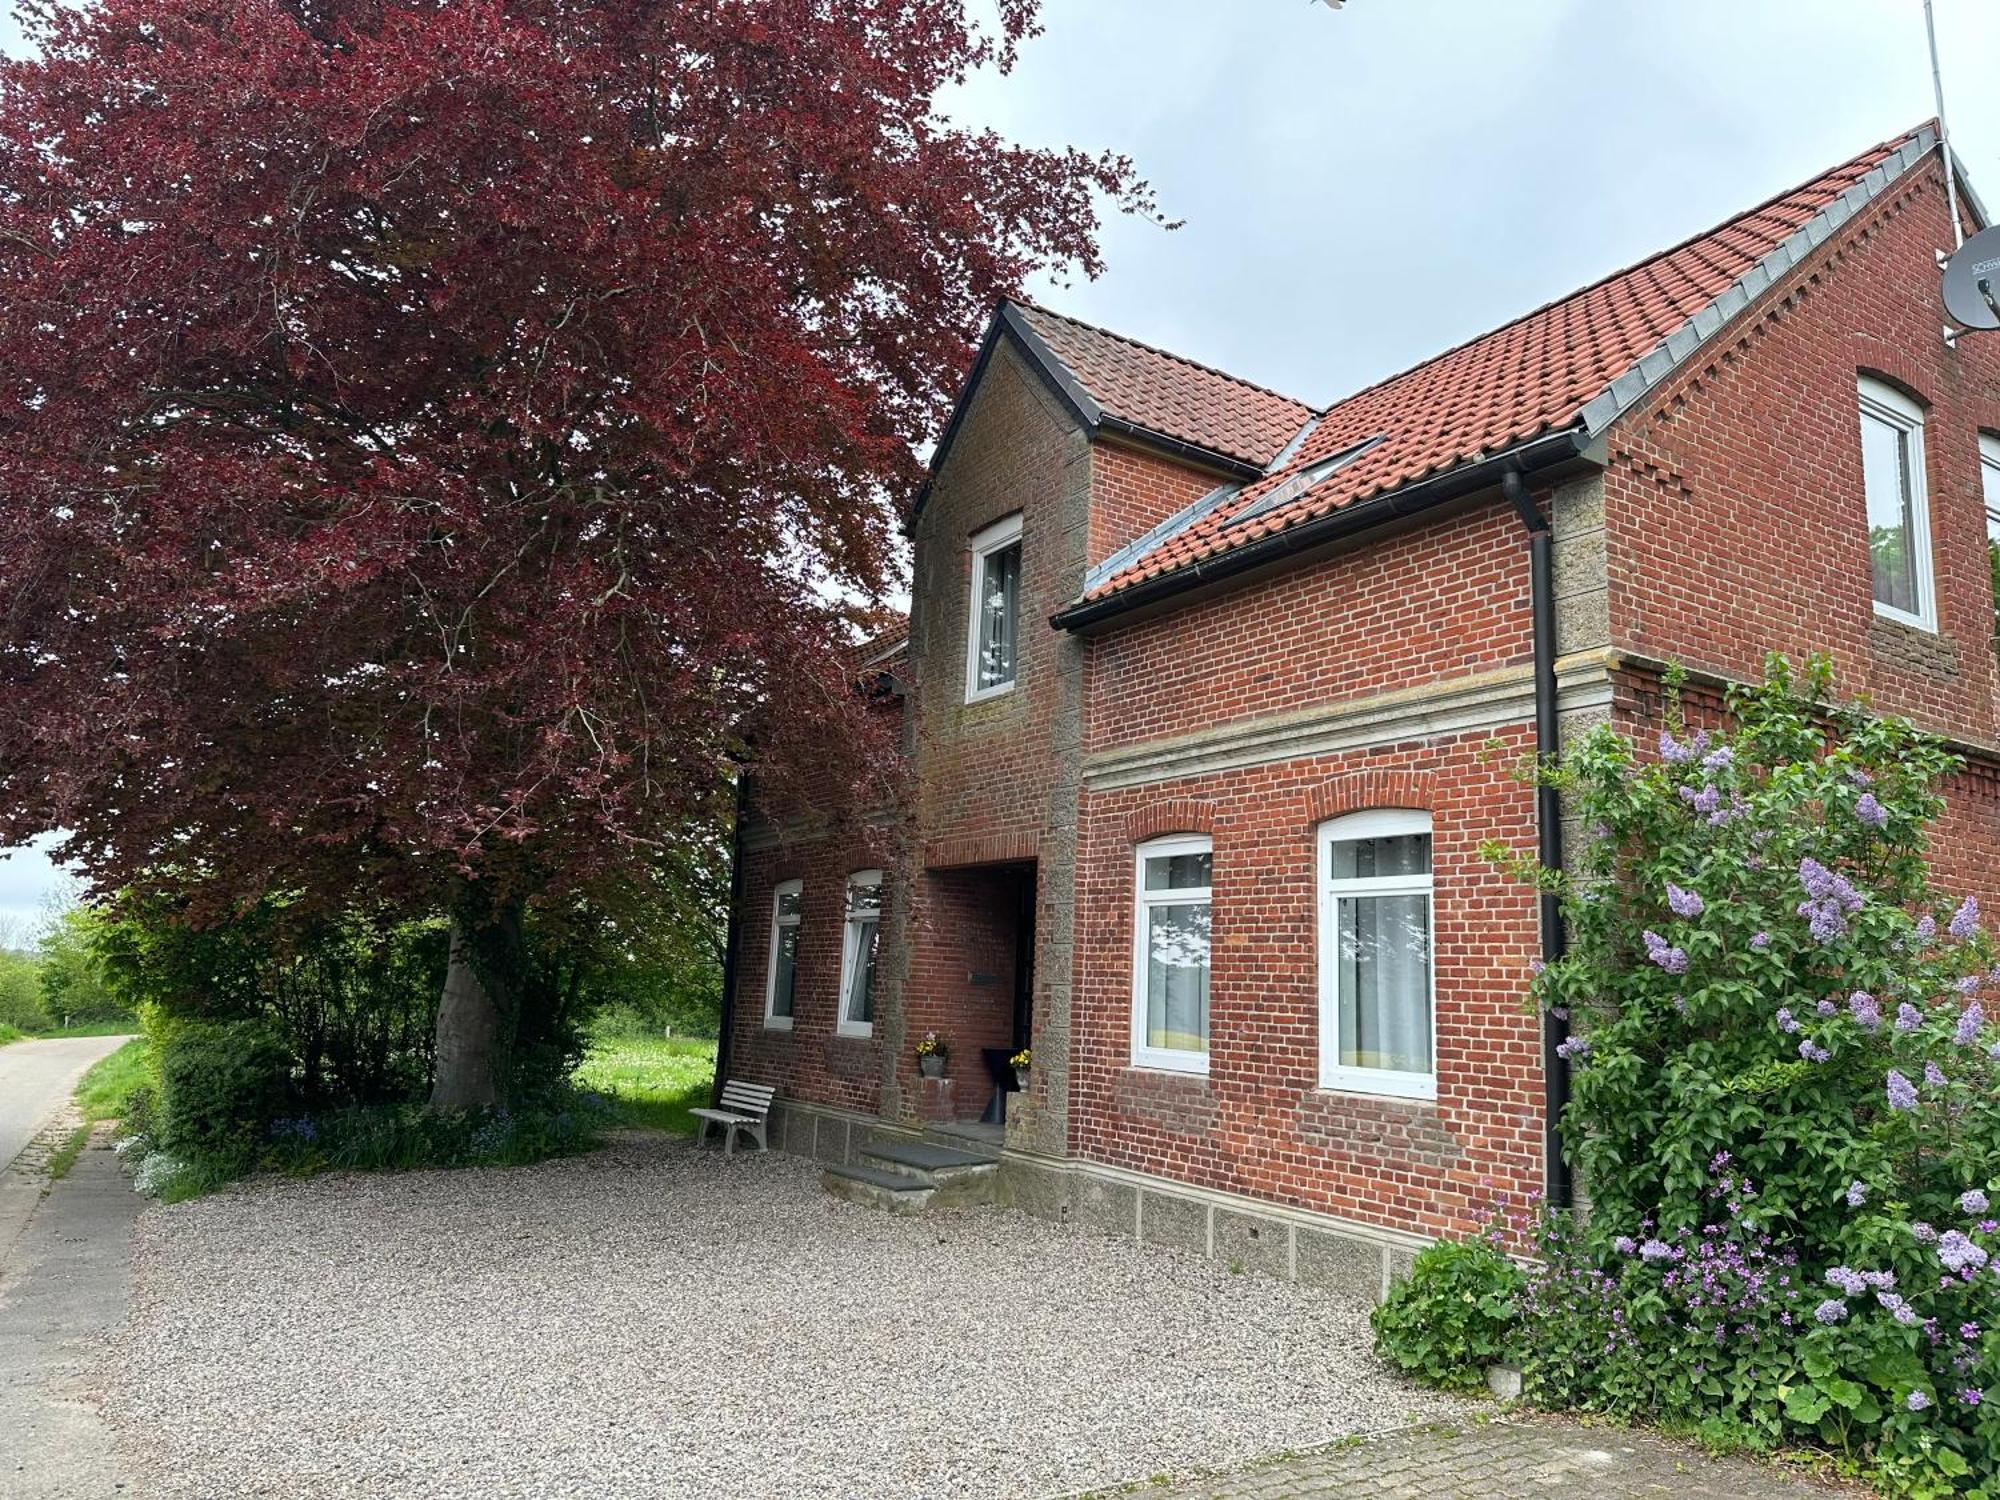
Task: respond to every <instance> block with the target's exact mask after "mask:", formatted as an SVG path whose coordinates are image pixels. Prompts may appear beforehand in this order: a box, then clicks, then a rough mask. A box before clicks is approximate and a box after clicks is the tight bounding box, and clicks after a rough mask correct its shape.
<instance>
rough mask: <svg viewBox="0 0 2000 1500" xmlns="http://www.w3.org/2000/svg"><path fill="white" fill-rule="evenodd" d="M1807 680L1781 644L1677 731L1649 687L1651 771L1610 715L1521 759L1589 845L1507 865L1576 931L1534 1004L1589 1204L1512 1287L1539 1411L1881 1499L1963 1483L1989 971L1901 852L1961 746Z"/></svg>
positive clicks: (1998, 1188)
mask: <svg viewBox="0 0 2000 1500" xmlns="http://www.w3.org/2000/svg"><path fill="white" fill-rule="evenodd" d="M1829 683H1830V674H1829V672H1828V669H1827V667H1826V665H1825V663H1824V662H1822V661H1815V662H1814V663H1812V664H1811V665H1810V666H1809V667H1808V668H1807V669H1805V670H1804V672H1802V673H1799V674H1795V673H1794V672H1793V670H1792V669H1791V668H1790V667H1789V666H1788V665H1787V664H1786V663H1785V662H1784V661H1783V660H1782V659H1775V658H1774V659H1773V661H1772V663H1771V667H1770V672H1769V674H1768V680H1767V682H1766V683H1765V684H1764V685H1763V686H1761V687H1758V688H1752V689H1742V690H1739V691H1737V692H1735V693H1733V694H1731V696H1730V700H1729V704H1728V710H1729V715H1728V717H1729V720H1730V723H1731V727H1730V728H1729V729H1728V730H1726V731H1723V730H1718V729H1713V728H1711V729H1699V730H1690V729H1688V728H1687V727H1685V726H1684V725H1683V724H1682V722H1681V721H1680V716H1679V705H1678V701H1677V688H1678V684H1677V683H1673V682H1670V689H1672V690H1673V691H1670V694H1669V701H1668V725H1667V728H1666V730H1665V731H1664V732H1663V733H1662V734H1661V736H1660V738H1659V742H1658V750H1659V755H1658V758H1657V759H1652V758H1650V757H1642V756H1641V755H1640V754H1639V753H1638V752H1636V751H1635V749H1634V747H1632V746H1631V745H1629V744H1628V743H1627V742H1625V741H1624V740H1622V739H1621V738H1619V737H1618V736H1617V735H1616V734H1615V733H1613V732H1611V731H1609V730H1608V729H1606V730H1600V731H1598V732H1597V733H1596V734H1594V735H1592V736H1590V737H1588V738H1587V739H1586V740H1585V741H1584V742H1583V743H1582V744H1581V745H1579V746H1578V747H1577V748H1576V749H1575V750H1574V751H1573V752H1572V753H1571V754H1570V755H1569V756H1568V757H1567V759H1566V760H1565V761H1564V763H1563V764H1562V766H1561V767H1560V768H1555V769H1551V770H1547V771H1545V772H1544V773H1543V774H1545V775H1547V776H1549V777H1550V778H1551V779H1553V780H1554V781H1555V782H1556V783H1557V785H1558V786H1559V787H1560V789H1561V790H1562V792H1563V794H1564V797H1565V802H1566V809H1565V810H1566V812H1567V813H1568V814H1569V815H1570V816H1572V817H1575V818H1577V819H1579V820H1580V821H1581V823H1582V825H1583V826H1584V827H1586V828H1588V829H1589V830H1590V831H1591V836H1590V838H1589V839H1588V841H1587V842H1586V843H1585V844H1584V845H1583V847H1582V848H1580V849H1579V850H1577V851H1576V854H1575V858H1574V861H1573V867H1572V869H1571V871H1569V872H1567V873H1565V874H1561V875H1556V874H1553V873H1550V872H1543V871H1539V870H1536V869H1535V868H1534V867H1533V866H1532V862H1529V863H1527V864H1526V865H1525V866H1521V867H1522V871H1523V873H1524V874H1525V875H1528V876H1529V877H1530V878H1534V879H1536V880H1538V881H1540V882H1543V883H1545V884H1548V885H1553V886H1554V888H1555V889H1556V890H1557V891H1558V893H1559V894H1560V895H1561V897H1562V899H1563V905H1564V911H1565V915H1566V918H1567V922H1568V927H1569V933H1570V949H1569V953H1568V954H1567V956H1566V957H1564V958H1563V959H1561V960H1560V961H1558V962H1556V963H1553V964H1551V965H1549V966H1548V967H1547V968H1546V969H1544V970H1542V971H1541V972H1540V973H1539V974H1537V975H1536V976H1535V977H1534V978H1533V980H1532V993H1533V995H1534V997H1535V999H1536V1001H1537V1002H1538V1003H1539V1004H1540V1005H1541V1006H1543V1007H1545V1008H1547V1009H1549V1010H1551V1011H1554V1012H1557V1013H1560V1014H1563V1015H1566V1016H1567V1017H1568V1018H1569V1019H1570V1024H1571V1026H1572V1027H1573V1029H1574V1032H1575V1034H1576V1035H1577V1036H1578V1037H1579V1038H1580V1039H1581V1045H1579V1046H1576V1047H1572V1048H1571V1049H1569V1052H1568V1056H1569V1062H1570V1067H1571V1071H1572V1077H1573V1085H1572V1102H1571V1104H1570V1106H1569V1109H1568V1112H1567V1113H1566V1115H1565V1116H1564V1119H1563V1122H1562V1125H1563V1135H1564V1139H1565V1142H1566V1145H1567V1150H1568V1153H1569V1155H1570V1157H1571V1160H1572V1161H1573V1163H1574V1164H1575V1165H1576V1167H1577V1168H1578V1173H1579V1178H1580V1180H1581V1181H1582V1183H1583V1184H1584V1186H1585V1187H1586V1189H1587V1191H1588V1193H1589V1195H1590V1198H1591V1201H1592V1216H1591V1220H1590V1225H1591V1227H1590V1231H1589V1233H1588V1234H1587V1235H1585V1236H1583V1237H1582V1239H1581V1240H1580V1241H1579V1242H1578V1243H1579V1244H1580V1245H1581V1246H1582V1249H1580V1250H1578V1249H1575V1248H1574V1247H1572V1248H1571V1249H1570V1250H1568V1251H1566V1252H1565V1258H1564V1261H1563V1264H1562V1266H1561V1268H1560V1269H1549V1270H1547V1271H1545V1273H1543V1274H1542V1275H1539V1276H1537V1277H1536V1278H1535V1279H1534V1280H1533V1281H1532V1283H1531V1286H1530V1288H1529V1290H1528V1292H1527V1293H1526V1294H1525V1295H1524V1298H1523V1313H1524V1329H1525V1330H1526V1334H1527V1337H1526V1343H1527V1345H1528V1346H1529V1349H1530V1353H1529V1355H1528V1358H1529V1360H1530V1364H1531V1368H1533V1366H1534V1364H1535V1361H1536V1359H1537V1355H1536V1354H1535V1353H1534V1352H1533V1349H1534V1347H1535V1345H1536V1343H1537V1342H1538V1340H1541V1339H1544V1338H1547V1339H1553V1340H1556V1341H1557V1345H1558V1346H1559V1347H1558V1349H1557V1364H1558V1365H1561V1366H1562V1368H1561V1369H1559V1370H1557V1371H1555V1372H1554V1374H1553V1375H1552V1378H1550V1379H1547V1380H1543V1381H1540V1382H1539V1383H1538V1391H1539V1393H1540V1394H1541V1396H1542V1399H1545V1400H1553V1401H1555V1402H1556V1403H1557V1404H1573V1405H1597V1406H1605V1407H1609V1408H1611V1409H1615V1410H1620V1411H1624V1412H1628V1413H1640V1412H1645V1411H1654V1412H1665V1413H1672V1414H1674V1415H1676V1416H1678V1417H1682V1418H1686V1419H1690V1420H1709V1419H1717V1420H1726V1421H1728V1422H1732V1423H1735V1424H1737V1425H1738V1426H1740V1427H1741V1428H1743V1429H1745V1430H1746V1431H1748V1432H1749V1433H1750V1434H1752V1435H1753V1436H1756V1437H1759V1438H1761V1439H1763V1440H1766V1441H1769V1442H1777V1441H1781V1440H1790V1439H1795V1438H1798V1437H1801V1436H1810V1437H1813V1438H1817V1439H1818V1440H1819V1441H1822V1442H1825V1443H1828V1444H1830V1445H1833V1446H1835V1447H1838V1448H1841V1449H1843V1450H1845V1451H1848V1452H1850V1453H1852V1454H1854V1455H1857V1456H1860V1457H1865V1458H1866V1459H1867V1460H1868V1461H1869V1462H1870V1463H1872V1464H1874V1465H1875V1467H1876V1470H1877V1472H1878V1474H1879V1476H1880V1477H1881V1478H1882V1481H1883V1482H1884V1483H1885V1484H1889V1485H1891V1486H1892V1487H1894V1488H1897V1489H1899V1490H1900V1491H1902V1492H1906V1493H1911V1494H1947V1493H1967V1492H1970V1493H1989V1492H1988V1491H1982V1490H1977V1489H1974V1488H1972V1487H1973V1486H1974V1485H1975V1484H1978V1483H1981V1482H1983V1481H1982V1478H1981V1476H1985V1475H1990V1474H1993V1473H1996V1472H2000V1416H1996V1415H1995V1411H1996V1407H2000V1401H1993V1402H1989V1401H1988V1399H1987V1396H1988V1394H1989V1392H1994V1393H2000V1373H1996V1372H1995V1371H1994V1370H1993V1369H1992V1368H1991V1360H1990V1358H1989V1355H1988V1354H1987V1351H1986V1343H1987V1340H1986V1334H1985V1331H1984V1330H1986V1329H1987V1328H1990V1327H1993V1326H1994V1325H1995V1323H1996V1321H2000V1307H1996V1306H1993V1305H1992V1303H1993V1301H1994V1300H1995V1297H1996V1294H2000V1265H1996V1256H2000V1239H1996V1238H1995V1235H1996V1230H2000V1225H1996V1223H1995V1221H1994V1219H1992V1218H1990V1217H1988V1213H1989V1209H1988V1203H1989V1196H1991V1197H2000V1029H1996V1027H1995V1026H1994V1025H1992V1024H1991V1023H1990V1022H1989V1020H1988V1016H1987V1012H1988V1010H1989V1009H1990V1008H1991V1007H1992V1006H1993V1004H1994V1003H1995V1002H1994V1000H1993V998H1992V996H1991V995H1990V994H1989V993H1988V992H1989V990H2000V983H1996V981H2000V973H1996V970H1995V968H1994V966H1993V948H1992V944H1991V942H1990V941H1989V939H1988V937H1987V935H1986V934H1985V932H1984V930H1983V929H1982V927H1981V924H1980V913H1979V907H1978V903H1977V901H1976V900H1975V899H1974V898H1973V897H1971V896H1969V895H1966V894H1965V893H1963V892H1954V893H1946V892H1942V891H1939V890H1936V889H1934V888H1933V886H1932V884H1931V879H1930V873H1929V868H1928V863H1927V860H1926V857H1925V855H1926V841H1925V833H1926V829H1927V828H1928V826H1929V825H1930V824H1932V823H1933V822H1934V821H1935V820H1936V819H1937V817H1938V816H1939V814H1940V813H1941V812H1942V810H1943V800H1942V797H1941V796H1940V793H1939V787H1940V785H1941V783H1942V782H1943V781H1944V780H1945V778H1947V777H1948V776H1950V775H1951V774H1952V773H1953V772H1954V771H1956V770H1957V769H1958V768H1959V766H1960V764H1961V762H1960V760H1959V758H1958V757H1957V756H1956V755H1955V754H1954V753H1953V752H1952V751H1951V750H1950V748H1949V747H1948V746H1947V745H1945V744H1944V743H1943V742H1942V741H1940V740H1938V739H1937V738H1935V737H1933V736H1930V735H1927V734H1924V733H1922V732H1920V731H1919V730H1917V729H1916V728H1914V727H1913V726H1912V725H1910V724H1909V723H1908V722H1907V721H1904V720H1900V719H1894V718H1878V717H1874V716H1872V715H1869V714H1867V713H1865V712H1863V711H1861V710H1860V709H1858V708H1855V707H1849V706H1843V705H1839V704H1835V703H1832V702H1830V701H1828V700H1827V696H1826V695H1827V689H1828V687H1829ZM1492 853H1493V856H1494V857H1495V858H1498V859H1502V860H1507V861H1510V862H1513V863H1515V864H1517V865H1520V864H1521V862H1520V861H1519V860H1518V859H1515V858H1514V857H1513V856H1510V855H1508V854H1507V853H1506V852H1505V851H1502V850H1497V849H1496V850H1494V851H1492ZM1548 1264H1550V1265H1551V1266H1553V1265H1554V1263H1548ZM1590 1272H1594V1273H1595V1276H1592V1275H1590V1274H1588V1273H1590ZM1557 1304H1561V1305H1562V1308H1563V1315H1566V1316H1569V1317H1571V1318H1572V1319H1573V1320H1575V1321H1576V1322H1577V1323H1578V1325H1579V1326H1585V1325H1587V1326H1588V1327H1589V1328H1590V1329H1592V1330H1598V1329H1600V1328H1602V1327H1606V1326H1615V1327H1616V1328H1618V1330H1619V1333H1618V1337H1617V1339H1615V1340H1613V1343H1614V1345H1615V1348H1614V1350H1613V1351H1612V1352H1611V1353H1610V1354H1607V1355H1606V1356H1605V1368H1606V1374H1605V1376H1604V1380H1603V1381H1602V1382H1598V1383H1593V1379H1592V1377H1591V1376H1590V1374H1589V1372H1588V1370H1587V1369H1585V1370H1583V1371H1581V1373H1578V1372H1576V1371H1572V1370H1570V1369H1569V1368H1568V1365H1567V1364H1565V1363H1564V1361H1569V1360H1571V1357H1572V1354H1573V1351H1571V1352H1570V1353H1564V1352H1563V1351H1564V1350H1568V1349H1569V1346H1570V1345H1571V1344H1573V1342H1574V1338H1573V1337H1572V1335H1571V1334H1570V1333H1568V1332H1565V1331H1563V1330H1562V1329H1561V1328H1559V1326H1558V1325H1559V1323H1560V1322H1561V1317H1560V1316H1558V1314H1557V1313H1556V1311H1555V1310H1554V1309H1555V1307H1556V1305H1557ZM1614 1315H1615V1316H1614ZM1592 1336H1593V1337H1595V1336H1596V1335H1595V1332H1593V1334H1592ZM1628 1344H1629V1348H1628ZM1633 1367H1636V1368H1638V1369H1641V1370H1644V1371H1647V1372H1650V1378H1649V1379H1648V1381H1647V1382H1645V1383H1644V1387H1643V1390H1638V1389H1637V1388H1635V1387H1634V1386H1633V1382H1632V1380H1631V1378H1630V1375H1629V1370H1630V1369H1631V1368H1633ZM1990 1493H1993V1494H1996V1495H2000V1490H1994V1491H1991V1492H1990Z"/></svg>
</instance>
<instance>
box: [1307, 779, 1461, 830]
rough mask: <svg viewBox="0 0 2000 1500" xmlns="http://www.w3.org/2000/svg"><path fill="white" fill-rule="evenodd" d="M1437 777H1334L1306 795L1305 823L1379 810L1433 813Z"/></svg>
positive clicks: (1315, 825) (1309, 825)
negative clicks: (1381, 808) (1346, 814)
mask: <svg viewBox="0 0 2000 1500" xmlns="http://www.w3.org/2000/svg"><path fill="white" fill-rule="evenodd" d="M1436 781H1437V778H1436V777H1435V776H1434V775H1433V774H1432V773H1431V772H1429V771H1411V770H1394V771H1392V770H1373V771H1349V772H1347V773H1345V774H1343V775H1340V776H1332V777H1329V778H1327V779H1326V780H1325V781H1322V782H1321V783H1320V784H1319V785H1318V786H1316V787H1314V788H1313V789H1312V790H1311V791H1309V792H1307V793H1306V816H1305V823H1306V826H1308V827H1317V826H1318V825H1319V824H1321V823H1324V822H1325V821H1326V820H1327V819H1328V818H1337V817H1339V816H1340V815H1341V814H1342V813H1351V812H1364V811H1366V810H1368V809H1369V808H1376V807H1405V808H1412V809H1415V810H1416V811H1419V812H1434V811H1435V810H1436V808H1435V806H1434V804H1435V802H1436V799H1437V788H1436Z"/></svg>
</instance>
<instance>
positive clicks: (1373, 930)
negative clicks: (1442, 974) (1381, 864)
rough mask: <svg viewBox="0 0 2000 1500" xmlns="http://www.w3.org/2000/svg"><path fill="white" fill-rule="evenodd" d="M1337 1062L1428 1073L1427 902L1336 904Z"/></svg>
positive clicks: (1348, 900) (1363, 899) (1395, 899)
mask: <svg viewBox="0 0 2000 1500" xmlns="http://www.w3.org/2000/svg"><path fill="white" fill-rule="evenodd" d="M1337 920H1338V934H1339V943H1340V981H1339V982H1340V994H1341V1001H1342V1003H1341V1008H1340V1031H1341V1036H1340V1060H1341V1063H1342V1065H1343V1066H1345V1067H1355V1068H1387V1069H1391V1070H1394V1071H1396V1072H1402V1073H1428V1072H1429V1071H1430V1070H1431V1002H1430V901H1429V899H1428V898H1426V897H1424V896H1420V895H1408V896H1343V897H1341V898H1340V901H1339V909H1338V919H1337Z"/></svg>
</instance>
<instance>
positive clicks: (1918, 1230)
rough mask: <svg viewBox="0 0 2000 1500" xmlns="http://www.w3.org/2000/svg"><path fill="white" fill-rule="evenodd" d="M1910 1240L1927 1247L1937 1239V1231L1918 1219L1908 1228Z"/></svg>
mask: <svg viewBox="0 0 2000 1500" xmlns="http://www.w3.org/2000/svg"><path fill="white" fill-rule="evenodd" d="M1910 1238H1912V1239H1913V1240H1915V1241H1916V1242H1917V1243H1918V1244H1919V1245H1928V1244H1930V1243H1931V1242H1932V1241H1933V1240H1935V1239H1936V1238H1937V1231H1936V1230H1935V1229H1933V1228H1931V1226H1930V1225H1928V1224H1926V1223H1925V1222H1924V1221H1923V1220H1922V1219H1919V1220H1917V1222H1916V1223H1914V1224H1912V1225H1911V1226H1910Z"/></svg>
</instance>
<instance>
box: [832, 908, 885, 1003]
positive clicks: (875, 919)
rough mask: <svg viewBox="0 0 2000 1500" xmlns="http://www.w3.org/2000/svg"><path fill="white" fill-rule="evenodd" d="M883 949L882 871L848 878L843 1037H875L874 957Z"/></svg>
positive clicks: (842, 975) (843, 950)
mask: <svg viewBox="0 0 2000 1500" xmlns="http://www.w3.org/2000/svg"><path fill="white" fill-rule="evenodd" d="M881 946H882V872H881V871H880V870H858V871H856V872H855V873H854V874H852V875H850V876H848V877H847V923H846V926H845V927H844V929H843V930H842V936H841V944H840V1019H839V1023H838V1025H836V1026H835V1027H834V1029H835V1030H836V1031H837V1032H839V1033H840V1035H842V1036H873V1035H874V1034H875V956H876V953H877V952H878V951H879V950H880V948H881Z"/></svg>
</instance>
